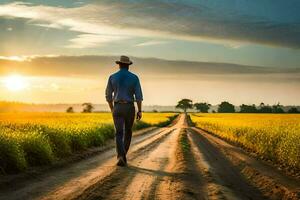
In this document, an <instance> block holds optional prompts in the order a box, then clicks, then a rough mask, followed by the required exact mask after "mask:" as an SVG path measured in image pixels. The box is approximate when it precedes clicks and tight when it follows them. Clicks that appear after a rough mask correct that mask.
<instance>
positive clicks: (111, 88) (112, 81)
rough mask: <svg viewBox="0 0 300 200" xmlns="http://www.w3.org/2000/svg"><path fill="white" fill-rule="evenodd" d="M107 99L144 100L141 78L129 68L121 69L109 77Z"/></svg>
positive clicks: (116, 100) (115, 100)
mask: <svg viewBox="0 0 300 200" xmlns="http://www.w3.org/2000/svg"><path fill="white" fill-rule="evenodd" d="M105 97H106V101H114V102H118V101H127V102H134V101H142V100H143V93H142V88H141V85H140V81H139V78H138V77H137V76H136V75H135V74H133V73H131V72H129V71H128V70H127V69H120V70H119V71H118V72H117V73H114V74H113V75H111V76H110V77H109V79H108V83H107V87H106V91H105Z"/></svg>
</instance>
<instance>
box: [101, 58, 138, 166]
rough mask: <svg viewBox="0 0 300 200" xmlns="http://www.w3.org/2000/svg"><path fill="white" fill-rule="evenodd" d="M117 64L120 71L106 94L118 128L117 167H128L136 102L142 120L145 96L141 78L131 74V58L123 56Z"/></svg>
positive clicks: (112, 76) (115, 74) (108, 84)
mask: <svg viewBox="0 0 300 200" xmlns="http://www.w3.org/2000/svg"><path fill="white" fill-rule="evenodd" d="M116 63H117V64H118V65H119V69H120V70H119V71H118V72H116V73H114V74H113V75H111V76H110V77H109V79H108V83H107V87H106V92H105V93H106V101H107V102H108V104H109V107H110V109H111V111H112V114H113V119H114V124H115V128H116V146H117V158H118V163H117V165H118V166H126V164H127V160H126V154H127V152H128V149H129V146H130V142H131V137H132V126H133V122H134V118H135V107H134V101H136V103H137V107H138V112H137V117H136V118H137V120H140V119H141V118H142V101H143V94H142V89H141V85H140V81H139V78H138V77H137V76H136V75H135V74H133V73H131V72H129V65H131V64H132V62H131V61H130V59H129V57H127V56H121V57H120V60H118V61H116Z"/></svg>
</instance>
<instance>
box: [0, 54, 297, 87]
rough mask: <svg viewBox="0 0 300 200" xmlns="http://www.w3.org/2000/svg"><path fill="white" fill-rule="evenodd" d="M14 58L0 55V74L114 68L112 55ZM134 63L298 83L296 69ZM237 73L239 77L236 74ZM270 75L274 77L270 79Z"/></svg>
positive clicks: (177, 73)
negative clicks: (20, 59)
mask: <svg viewBox="0 0 300 200" xmlns="http://www.w3.org/2000/svg"><path fill="white" fill-rule="evenodd" d="M22 59H23V61H22V62H20V61H18V60H16V59H10V58H5V57H0V76H1V75H6V74H9V73H11V72H12V71H13V72H16V73H18V74H25V75H31V76H59V77H91V78H95V77H100V76H102V77H106V76H107V75H109V74H110V73H112V72H114V71H115V70H116V69H117V67H113V66H114V65H115V63H114V61H115V60H117V59H118V57H116V56H93V55H86V56H52V55H49V56H46V57H40V56H30V57H26V56H24V57H22ZM131 59H132V60H133V62H134V64H133V66H132V67H131V69H132V70H133V71H134V72H136V73H138V74H142V75H143V76H145V77H149V78H150V79H151V80H152V79H158V80H159V79H172V80H181V79H185V80H192V79H210V78H212V77H214V78H215V79H219V78H220V77H223V76H227V77H229V76H230V77H231V78H232V79H239V78H241V77H245V76H249V77H251V76H252V77H256V76H265V78H266V79H270V81H274V80H277V79H285V80H286V81H297V82H300V79H299V74H300V69H299V68H294V69H292V68H272V67H259V66H247V65H237V64H230V63H214V62H191V61H171V60H162V59H155V58H137V57H131ZM240 75H241V76H240ZM271 76H272V77H273V78H274V79H272V78H270V77H271Z"/></svg>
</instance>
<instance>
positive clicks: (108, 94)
mask: <svg viewBox="0 0 300 200" xmlns="http://www.w3.org/2000/svg"><path fill="white" fill-rule="evenodd" d="M112 94H113V87H112V84H111V77H109V79H108V82H107V86H106V90H105V98H106V101H107V103H108V105H109V108H110V110H111V111H113V109H114V104H113V98H112Z"/></svg>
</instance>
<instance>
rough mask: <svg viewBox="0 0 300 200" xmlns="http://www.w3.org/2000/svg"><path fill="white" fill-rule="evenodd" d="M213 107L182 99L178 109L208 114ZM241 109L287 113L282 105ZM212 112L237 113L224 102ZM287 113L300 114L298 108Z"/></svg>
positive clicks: (242, 106) (254, 106)
mask: <svg viewBox="0 0 300 200" xmlns="http://www.w3.org/2000/svg"><path fill="white" fill-rule="evenodd" d="M211 106H212V105H211V104H209V103H207V102H201V103H193V101H192V100H191V99H181V100H180V101H179V102H178V103H177V105H176V108H178V109H182V110H183V111H184V112H187V110H188V109H196V110H197V111H198V112H202V113H208V111H209V109H210V108H211ZM239 107H240V110H239V112H240V113H285V111H284V110H283V105H281V104H280V103H278V104H275V105H272V106H270V105H266V104H264V103H261V104H260V105H259V106H256V105H255V104H252V105H246V104H242V105H240V106H239ZM212 112H213V113H214V112H218V113H235V112H237V111H236V109H235V106H234V105H233V104H231V103H229V102H228V101H223V102H221V103H220V104H219V105H218V108H217V111H215V110H213V111H212ZM287 113H300V111H299V110H298V109H297V108H296V107H291V108H290V109H289V110H288V111H287Z"/></svg>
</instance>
